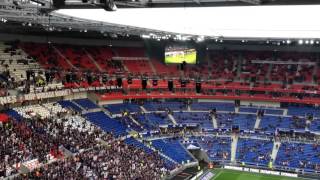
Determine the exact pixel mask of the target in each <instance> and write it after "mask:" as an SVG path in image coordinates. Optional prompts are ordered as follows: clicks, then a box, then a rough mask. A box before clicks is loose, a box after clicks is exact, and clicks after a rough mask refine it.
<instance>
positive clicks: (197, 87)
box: [196, 82, 201, 93]
mask: <svg viewBox="0 0 320 180" xmlns="http://www.w3.org/2000/svg"><path fill="white" fill-rule="evenodd" d="M196 93H201V82H196Z"/></svg>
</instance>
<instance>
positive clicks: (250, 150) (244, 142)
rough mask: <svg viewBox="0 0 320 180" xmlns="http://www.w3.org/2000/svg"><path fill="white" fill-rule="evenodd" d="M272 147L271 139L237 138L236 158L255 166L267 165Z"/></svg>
mask: <svg viewBox="0 0 320 180" xmlns="http://www.w3.org/2000/svg"><path fill="white" fill-rule="evenodd" d="M272 148H273V141H272V140H260V139H244V138H239V139H238V144H237V151H236V160H237V161H238V162H241V163H245V164H248V165H255V166H268V164H269V162H270V160H271V153H272Z"/></svg>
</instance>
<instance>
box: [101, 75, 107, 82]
mask: <svg viewBox="0 0 320 180" xmlns="http://www.w3.org/2000/svg"><path fill="white" fill-rule="evenodd" d="M102 82H103V83H104V84H105V83H107V82H108V77H107V76H106V75H103V76H102Z"/></svg>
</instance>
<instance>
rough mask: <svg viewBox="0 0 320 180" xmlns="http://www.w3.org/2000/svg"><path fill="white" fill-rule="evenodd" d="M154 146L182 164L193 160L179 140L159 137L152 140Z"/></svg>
mask: <svg viewBox="0 0 320 180" xmlns="http://www.w3.org/2000/svg"><path fill="white" fill-rule="evenodd" d="M152 146H153V147H154V148H156V149H157V150H159V151H160V152H162V153H163V154H165V155H167V156H168V157H170V158H171V159H173V160H175V161H176V162H178V163H180V164H182V163H187V162H188V161H190V162H192V161H193V158H192V157H191V156H190V155H189V153H188V152H187V151H186V149H184V147H183V146H182V145H181V144H180V142H179V141H178V140H163V139H157V140H153V141H152Z"/></svg>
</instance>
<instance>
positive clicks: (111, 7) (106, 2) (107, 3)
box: [100, 0, 117, 11]
mask: <svg viewBox="0 0 320 180" xmlns="http://www.w3.org/2000/svg"><path fill="white" fill-rule="evenodd" d="M100 3H101V4H102V5H103V9H104V10H106V11H116V10H117V6H116V4H115V3H114V0H100Z"/></svg>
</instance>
